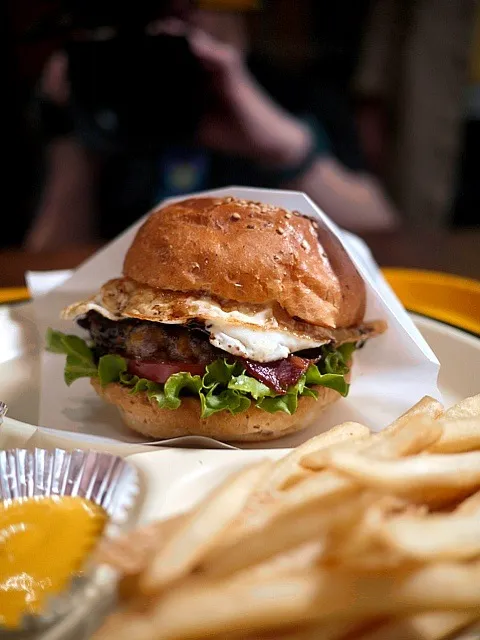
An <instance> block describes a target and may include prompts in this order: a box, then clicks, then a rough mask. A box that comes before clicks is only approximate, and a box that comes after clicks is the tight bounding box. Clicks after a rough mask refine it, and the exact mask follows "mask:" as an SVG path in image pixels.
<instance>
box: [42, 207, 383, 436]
mask: <svg viewBox="0 0 480 640" xmlns="http://www.w3.org/2000/svg"><path fill="white" fill-rule="evenodd" d="M365 306H366V290H365V285H364V282H363V280H362V278H361V277H360V275H359V273H358V272H357V270H356V268H355V266H354V264H353V263H352V261H351V259H350V258H349V256H348V254H347V253H346V251H345V250H344V248H343V246H342V245H341V243H340V242H339V241H338V240H337V238H336V237H335V236H334V235H333V234H332V233H331V232H330V231H329V230H328V229H327V228H326V227H324V226H323V225H322V224H321V223H320V222H319V221H318V220H314V219H311V218H309V217H307V216H305V215H302V214H301V213H299V212H297V211H293V212H291V211H287V210H285V209H281V208H279V207H276V206H272V205H269V204H264V203H261V202H250V201H246V200H239V199H236V198H233V197H228V198H190V199H187V200H184V201H182V202H176V203H174V204H169V205H168V206H165V207H162V208H159V209H157V210H155V211H153V212H152V213H151V214H150V215H149V216H148V218H147V219H146V221H145V222H144V223H143V225H142V226H141V227H140V229H139V230H138V232H137V234H136V236H135V238H134V240H133V242H132V244H131V246H130V248H129V249H128V252H127V254H126V256H125V259H124V264H123V275H122V277H119V278H115V279H113V280H110V281H109V282H107V283H105V284H103V286H102V287H101V289H100V291H99V292H98V293H96V294H95V295H94V296H92V297H91V298H89V299H87V300H84V301H81V302H78V303H75V304H73V305H71V306H69V307H67V308H66V309H64V310H63V312H62V317H63V318H66V319H71V320H74V321H76V322H77V323H78V325H80V327H82V329H84V330H85V331H86V337H87V340H83V339H82V338H80V337H78V336H77V335H66V334H63V333H60V332H58V331H54V330H51V329H50V330H49V331H48V335H47V343H48V348H49V349H50V350H51V351H54V352H56V353H64V354H66V356H67V359H66V365H65V382H66V383H67V384H68V385H70V384H72V382H74V381H75V380H76V379H78V378H80V377H88V378H90V379H91V383H92V385H93V387H94V389H95V391H96V392H97V393H98V394H99V395H100V396H101V397H102V398H103V399H104V400H105V401H106V402H108V403H111V404H113V405H115V406H116V407H117V408H118V410H119V412H120V414H121V417H122V418H123V420H124V422H125V423H126V425H128V427H130V428H131V429H133V430H134V431H136V432H138V433H140V434H142V435H144V436H148V437H151V438H159V439H161V438H169V437H175V436H184V435H191V434H195V435H204V436H210V437H213V438H217V439H220V440H224V441H255V440H257V441H261V440H270V439H274V438H279V437H281V436H284V435H286V434H288V433H292V432H294V431H299V430H301V429H305V428H306V427H308V426H309V425H311V424H312V423H313V422H314V421H315V420H316V418H317V417H318V415H319V414H320V412H321V411H322V410H323V409H324V408H325V407H326V406H327V405H329V404H330V403H332V402H335V401H336V400H338V399H340V398H341V397H342V396H343V397H345V396H346V395H347V394H348V391H349V373H350V369H351V366H352V362H353V360H354V359H355V351H356V350H357V349H359V348H360V347H362V346H363V345H364V344H365V342H366V341H367V340H368V339H370V338H372V337H374V336H377V335H379V334H380V333H382V332H383V331H384V330H385V328H386V327H385V324H384V323H383V322H380V321H373V322H365V321H364V315H365Z"/></svg>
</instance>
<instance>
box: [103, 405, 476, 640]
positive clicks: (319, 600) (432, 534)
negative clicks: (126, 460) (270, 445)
mask: <svg viewBox="0 0 480 640" xmlns="http://www.w3.org/2000/svg"><path fill="white" fill-rule="evenodd" d="M100 554H101V559H102V562H104V563H109V564H110V565H111V566H113V567H115V568H116V569H117V570H118V571H119V572H120V573H121V575H122V580H121V583H120V590H119V593H120V598H119V600H120V602H119V607H118V609H117V610H116V611H115V612H114V613H113V614H112V615H111V616H110V617H109V618H108V619H107V620H106V621H105V622H104V624H103V626H102V627H101V628H100V629H99V630H98V631H97V633H96V635H95V638H96V639H97V640H110V639H112V640H133V639H135V640H180V639H183V640H187V639H189V640H196V639H202V638H209V639H211V640H226V639H230V638H234V639H243V640H247V639H248V640H274V639H277V638H278V639H282V640H294V639H295V640H310V639H312V640H313V639H315V640H347V639H348V640H353V639H355V640H440V639H441V638H447V637H448V638H450V637H453V636H454V635H455V634H456V633H458V632H459V631H461V630H462V629H466V628H471V625H472V624H473V623H475V622H476V621H480V395H479V396H475V397H472V398H467V399H466V400H464V401H462V402H460V403H459V404H457V405H455V406H454V407H452V408H450V409H449V410H447V411H444V409H443V407H442V405H441V404H440V403H438V402H437V401H435V400H433V399H432V398H429V397H425V398H423V399H422V400H421V401H420V402H419V403H418V404H416V405H415V406H414V407H412V408H411V409H410V410H409V411H407V412H406V413H405V414H404V415H402V416H401V417H400V418H398V419H397V420H396V421H395V422H394V423H393V424H391V425H389V426H388V427H387V428H385V429H384V430H382V431H380V432H379V433H376V434H373V433H371V432H370V431H369V429H368V428H367V427H365V426H363V425H361V424H358V423H351V422H350V423H344V424H341V425H338V426H336V427H334V428H333V429H331V430H330V431H328V432H326V433H324V434H321V435H319V436H317V437H315V438H312V439H311V440H308V441H307V442H305V443H304V444H303V445H302V446H300V447H298V448H297V449H294V450H293V451H292V452H290V453H289V454H288V455H287V456H286V457H284V458H282V459H280V460H279V461H276V462H274V461H271V460H265V461H264V462H261V463H257V464H254V465H251V466H248V467H246V468H244V469H242V470H241V471H240V472H237V473H235V474H233V475H232V476H230V477H229V478H228V479H227V480H226V481H225V482H224V483H223V484H222V485H221V486H219V487H218V488H216V489H215V490H214V491H213V492H212V493H211V494H210V495H208V496H207V498H205V499H204V500H203V501H202V502H201V503H200V504H198V505H197V506H196V507H195V508H194V509H193V510H191V511H189V512H188V513H185V514H182V515H180V516H176V517H174V518H171V519H170V520H167V521H164V522H159V523H155V524H153V525H150V526H149V527H147V528H145V529H143V530H140V531H137V532H135V533H134V534H130V536H129V538H125V539H119V540H117V541H111V542H108V543H106V544H105V545H104V546H103V548H102V549H101V550H100ZM479 628H480V627H479ZM472 633H473V635H471V636H468V637H472V638H477V637H480V631H478V635H475V634H477V632H475V631H474V632H472Z"/></svg>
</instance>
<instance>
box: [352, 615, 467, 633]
mask: <svg viewBox="0 0 480 640" xmlns="http://www.w3.org/2000/svg"><path fill="white" fill-rule="evenodd" d="M476 618H477V614H476V613H471V612H466V613H464V612H457V611H440V612H438V613H430V612H427V613H419V614H417V615H415V616H411V617H410V618H404V619H400V620H392V621H391V622H387V623H386V624H383V625H381V626H380V627H378V628H377V629H375V630H374V631H370V632H366V633H361V634H360V635H358V636H356V638H355V640H444V639H445V638H451V636H452V634H453V633H456V632H457V631H461V630H462V629H465V627H467V626H468V625H470V624H471V623H472V622H474V621H475V620H476Z"/></svg>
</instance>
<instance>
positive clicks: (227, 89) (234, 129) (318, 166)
mask: <svg viewBox="0 0 480 640" xmlns="http://www.w3.org/2000/svg"><path fill="white" fill-rule="evenodd" d="M191 42H192V46H193V50H194V51H195V52H196V53H197V55H198V56H199V58H200V59H201V60H203V61H204V62H205V64H206V65H207V68H208V69H209V70H210V71H211V72H212V75H213V77H214V79H215V87H216V91H217V92H218V93H219V94H220V97H221V101H220V104H221V108H220V109H219V110H218V111H212V112H210V113H208V114H207V115H206V117H205V119H204V122H203V125H202V128H201V130H200V132H199V138H200V140H201V142H202V143H203V144H205V145H206V146H208V147H210V148H214V149H218V150H221V151H223V152H228V153H231V154H239V155H242V156H243V157H246V158H248V159H250V160H251V161H252V163H256V164H257V166H258V167H259V169H260V170H261V169H264V168H265V169H266V170H267V172H268V171H270V172H271V173H275V172H276V173H277V174H278V175H279V176H280V179H281V176H282V175H284V174H286V175H289V174H290V173H291V172H290V171H289V169H290V168H292V167H293V168H295V167H296V166H298V167H299V172H298V173H296V174H295V175H294V176H293V177H292V176H290V175H289V177H288V178H284V180H283V183H282V182H280V183H279V184H278V186H283V187H287V188H292V189H297V190H300V191H304V192H305V193H307V194H308V195H309V196H310V197H311V198H312V199H313V200H314V201H315V202H316V203H317V204H318V205H319V206H320V207H321V208H322V209H323V210H324V211H325V212H326V213H327V214H328V215H329V216H330V217H331V218H332V219H333V220H335V222H337V223H338V224H340V225H341V226H343V227H345V228H347V229H350V230H352V231H372V230H385V229H389V228H392V227H393V226H395V225H396V223H397V215H396V212H395V210H394V207H393V205H392V204H391V203H390V201H389V200H388V198H387V196H386V194H385V193H384V191H383V189H382V187H381V186H380V184H379V183H378V182H377V181H376V180H375V178H373V177H372V176H370V175H367V174H360V173H358V172H352V171H349V170H347V169H346V168H345V167H343V166H342V165H341V164H340V163H339V162H338V161H337V160H336V159H335V158H333V157H331V156H323V155H318V156H316V157H315V155H314V154H312V148H314V147H315V144H316V141H315V139H314V137H315V134H314V132H313V131H312V130H311V129H310V127H309V126H308V125H307V124H306V123H304V122H303V121H302V120H300V119H298V118H296V117H294V116H292V115H291V114H290V113H288V112H287V111H285V110H284V109H283V108H282V107H280V106H279V105H278V104H276V103H275V102H274V101H273V100H272V98H271V97H270V96H269V95H268V94H267V93H266V92H265V91H264V89H263V88H262V87H261V86H260V85H259V84H258V83H257V82H256V80H255V79H254V78H253V76H252V75H251V74H250V72H249V71H248V69H247V68H246V66H245V65H244V64H243V61H242V58H241V56H240V55H239V53H238V52H237V51H236V50H234V49H233V48H232V47H229V46H228V45H225V44H220V43H218V42H217V41H214V40H213V39H212V38H210V37H209V36H207V34H205V33H198V34H196V37H195V38H193V39H192V41H191ZM304 159H305V160H308V162H307V164H306V166H304ZM294 173H295V171H294Z"/></svg>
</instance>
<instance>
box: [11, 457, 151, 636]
mask: <svg viewBox="0 0 480 640" xmlns="http://www.w3.org/2000/svg"><path fill="white" fill-rule="evenodd" d="M138 493H139V476H138V472H137V470H136V468H135V467H134V466H133V465H132V464H130V463H129V462H127V461H126V460H124V459H123V458H121V457H118V456H113V455H110V454H107V453H99V452H95V451H82V450H79V449H76V450H73V451H65V450H63V449H53V450H49V449H40V448H35V449H32V450H27V449H7V450H3V451H0V502H2V501H12V500H19V499H25V498H35V497H37V498H42V497H47V496H79V497H81V498H87V499H89V500H91V501H92V502H94V503H95V504H97V505H99V506H100V507H102V508H103V509H104V510H105V511H106V513H107V515H108V518H109V520H108V524H107V526H106V528H105V531H104V535H109V536H114V535H117V534H118V533H119V531H120V530H121V528H123V526H124V525H125V524H126V523H127V522H128V520H129V516H130V514H131V513H132V509H133V506H134V504H135V502H136V499H137V495H138ZM110 584H111V585H112V586H113V576H112V577H111V578H110V576H107V574H106V573H105V571H104V570H103V569H101V568H96V567H93V566H90V565H89V564H88V562H87V565H86V567H85V573H84V575H82V576H79V577H77V578H75V579H74V580H72V582H71V584H70V586H69V587H68V588H67V589H66V590H65V592H63V593H60V594H58V596H56V597H55V598H52V599H51V600H50V601H49V602H48V604H47V608H46V609H45V611H44V612H43V613H42V615H39V616H25V617H24V619H23V622H22V626H21V629H20V630H18V631H12V630H11V629H9V630H6V629H3V628H2V627H1V626H0V638H4V637H5V638H17V637H18V638H34V637H35V638H37V637H38V636H37V635H36V634H37V633H38V632H40V631H42V632H43V631H45V630H47V629H49V628H51V627H53V626H54V625H56V624H59V622H60V620H61V619H62V618H64V617H65V616H67V614H68V615H70V613H72V612H74V611H75V610H76V609H77V608H81V606H82V604H83V602H84V601H85V599H86V598H87V597H90V594H91V593H92V592H93V591H95V592H96V593H99V592H100V586H103V587H104V588H107V587H108V586H109V585H110ZM32 634H33V635H32Z"/></svg>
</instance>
